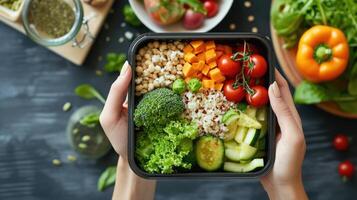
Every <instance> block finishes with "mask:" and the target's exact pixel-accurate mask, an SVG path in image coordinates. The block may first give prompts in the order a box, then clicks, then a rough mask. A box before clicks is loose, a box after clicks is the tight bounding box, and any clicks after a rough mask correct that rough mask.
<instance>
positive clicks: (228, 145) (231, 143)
mask: <svg viewBox="0 0 357 200" xmlns="http://www.w3.org/2000/svg"><path fill="white" fill-rule="evenodd" d="M224 148H226V149H239V148H240V147H239V145H238V143H236V142H235V141H233V140H231V141H228V142H224Z"/></svg>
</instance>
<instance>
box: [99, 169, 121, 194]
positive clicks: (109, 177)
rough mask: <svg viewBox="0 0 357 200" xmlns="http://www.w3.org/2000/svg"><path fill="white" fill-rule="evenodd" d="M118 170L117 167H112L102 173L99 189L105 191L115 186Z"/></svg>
mask: <svg viewBox="0 0 357 200" xmlns="http://www.w3.org/2000/svg"><path fill="white" fill-rule="evenodd" d="M116 173H117V169H116V166H110V167H108V168H107V169H105V170H104V172H102V174H101V175H100V177H99V179H98V183H97V189H98V191H103V190H105V189H106V188H108V187H110V186H113V185H114V184H115V179H116Z"/></svg>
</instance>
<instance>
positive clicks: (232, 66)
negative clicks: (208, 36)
mask: <svg viewBox="0 0 357 200" xmlns="http://www.w3.org/2000/svg"><path fill="white" fill-rule="evenodd" d="M231 57H232V55H231V54H226V55H223V56H221V57H220V58H219V60H218V68H219V70H221V72H222V74H223V75H225V76H228V77H230V78H234V77H235V76H236V75H237V74H238V72H240V70H241V69H242V67H241V65H240V63H239V62H236V61H234V60H232V59H231Z"/></svg>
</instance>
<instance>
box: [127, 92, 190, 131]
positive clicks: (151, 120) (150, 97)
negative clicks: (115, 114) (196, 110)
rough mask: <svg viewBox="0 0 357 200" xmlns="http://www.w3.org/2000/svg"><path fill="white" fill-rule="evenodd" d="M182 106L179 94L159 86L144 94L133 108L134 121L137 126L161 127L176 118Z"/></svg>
mask: <svg viewBox="0 0 357 200" xmlns="http://www.w3.org/2000/svg"><path fill="white" fill-rule="evenodd" d="M184 107H185V106H184V104H183V102H182V98H181V97H180V96H179V95H177V94H175V93H174V92H173V91H171V90H169V89H167V88H159V89H156V90H153V91H151V92H149V93H147V94H146V95H144V97H143V99H142V100H141V101H140V102H139V104H138V106H137V108H136V109H135V112H134V122H135V125H136V126H137V127H144V128H149V129H150V128H155V127H162V126H165V125H166V124H167V123H169V122H170V121H172V120H175V119H176V118H178V116H179V115H180V114H181V113H182V112H183V111H184Z"/></svg>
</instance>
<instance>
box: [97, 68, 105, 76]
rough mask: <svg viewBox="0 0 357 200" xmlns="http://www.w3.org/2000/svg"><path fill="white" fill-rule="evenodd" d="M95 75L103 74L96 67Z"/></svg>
mask: <svg viewBox="0 0 357 200" xmlns="http://www.w3.org/2000/svg"><path fill="white" fill-rule="evenodd" d="M95 75H97V76H102V75H103V71H102V70H99V69H97V70H95Z"/></svg>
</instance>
